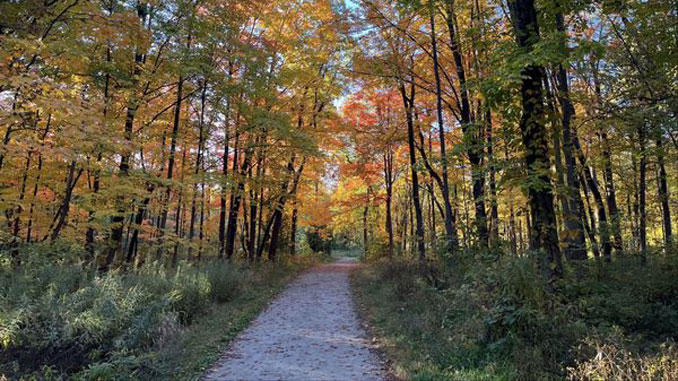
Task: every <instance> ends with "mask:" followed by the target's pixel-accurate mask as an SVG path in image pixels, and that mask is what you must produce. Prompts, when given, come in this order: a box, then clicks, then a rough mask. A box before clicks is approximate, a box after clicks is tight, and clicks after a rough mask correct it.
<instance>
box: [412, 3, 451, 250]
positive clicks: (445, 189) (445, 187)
mask: <svg viewBox="0 0 678 381" xmlns="http://www.w3.org/2000/svg"><path fill="white" fill-rule="evenodd" d="M430 8H431V9H430V21H431V48H432V50H433V72H434V74H435V82H436V112H437V117H438V139H439V140H440V162H441V165H442V168H441V170H442V188H441V191H442V196H443V203H444V204H445V233H446V235H447V251H448V253H454V252H456V251H457V250H458V249H459V241H458V238H457V229H456V227H455V226H454V221H453V218H452V213H453V212H452V204H451V202H450V186H449V180H448V173H447V172H448V169H447V149H446V144H445V127H444V120H443V103H442V90H441V85H440V65H439V63H438V46H437V44H438V43H437V39H436V29H435V14H434V13H435V9H434V8H435V7H434V5H433V2H431V3H430ZM412 101H414V100H412ZM411 106H412V108H413V107H414V105H413V104H412V105H411ZM412 143H413V144H414V142H412ZM422 149H423V147H422ZM413 155H414V153H413ZM417 188H419V184H417ZM417 197H418V196H417Z"/></svg>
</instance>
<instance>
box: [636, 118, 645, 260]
mask: <svg viewBox="0 0 678 381" xmlns="http://www.w3.org/2000/svg"><path fill="white" fill-rule="evenodd" d="M638 143H639V144H640V163H639V169H638V172H639V176H640V178H639V183H638V213H639V216H638V218H639V221H638V230H639V232H638V238H639V240H640V255H641V260H642V261H643V263H645V262H646V261H647V213H646V204H645V193H646V189H647V181H646V177H647V150H646V144H647V136H646V131H645V126H640V127H638Z"/></svg>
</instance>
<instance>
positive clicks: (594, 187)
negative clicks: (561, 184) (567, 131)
mask: <svg viewBox="0 0 678 381" xmlns="http://www.w3.org/2000/svg"><path fill="white" fill-rule="evenodd" d="M572 140H573V143H574V148H575V149H576V151H577V155H578V156H579V162H580V164H581V166H582V171H583V172H584V180H585V181H586V183H587V184H588V187H589V190H590V191H591V193H592V194H593V199H594V200H595V202H596V207H597V211H598V234H600V241H601V244H602V247H603V257H604V258H605V261H606V262H609V261H610V260H611V258H612V244H611V242H610V232H609V227H608V224H607V213H606V211H605V204H604V203H603V196H602V194H601V193H600V188H599V187H598V181H597V179H596V176H594V173H593V168H592V167H590V166H589V165H588V164H587V162H586V156H584V151H583V150H582V147H581V144H580V143H579V139H578V138H577V135H576V134H575V133H574V132H573V133H572Z"/></svg>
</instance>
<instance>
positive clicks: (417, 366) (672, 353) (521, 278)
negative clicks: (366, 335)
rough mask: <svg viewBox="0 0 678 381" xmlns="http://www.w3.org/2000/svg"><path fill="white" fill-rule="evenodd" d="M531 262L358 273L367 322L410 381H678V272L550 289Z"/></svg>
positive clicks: (656, 264) (629, 266) (642, 271)
mask: <svg viewBox="0 0 678 381" xmlns="http://www.w3.org/2000/svg"><path fill="white" fill-rule="evenodd" d="M530 262H531V261H529V260H526V259H522V258H506V257H504V258H501V259H500V260H498V261H496V262H488V261H483V260H481V259H478V258H475V259H474V258H466V259H463V258H460V260H458V261H457V264H456V266H455V267H454V268H449V267H447V266H445V265H442V264H440V263H437V264H431V265H430V267H429V269H428V271H427V275H426V276H421V271H420V269H419V267H418V266H417V264H416V263H411V262H408V261H403V260H392V261H377V262H374V263H371V264H370V265H369V266H365V267H364V268H362V269H360V270H358V271H356V272H355V273H354V274H353V276H352V283H353V286H354V287H353V289H354V292H355V294H356V298H357V301H358V305H359V310H360V312H361V314H362V316H363V318H364V319H365V320H366V321H367V322H368V324H369V325H370V326H371V327H372V333H373V335H375V336H377V337H379V341H380V346H381V347H382V348H383V350H384V351H385V352H386V354H387V355H388V357H389V358H390V359H391V361H392V372H393V374H394V375H395V376H396V377H397V378H400V379H407V380H534V379H539V380H551V379H553V380H562V379H566V378H567V379H572V380H579V379H587V380H608V379H610V380H635V379H643V380H668V379H678V347H677V346H676V344H675V340H676V336H677V335H678V282H676V279H678V263H677V262H676V258H672V257H662V258H659V257H658V258H655V259H654V260H652V261H651V263H650V264H649V265H646V266H642V265H640V264H639V263H638V262H637V261H635V260H634V259H632V258H627V259H625V260H619V261H617V262H616V263H613V264H608V265H606V266H605V270H604V273H603V274H602V275H599V274H596V272H595V271H591V272H590V274H589V275H588V276H585V277H584V278H583V279H577V280H573V279H572V278H569V279H568V280H565V281H562V282H561V283H559V284H557V285H556V289H555V290H554V291H550V290H549V287H548V286H547V285H545V284H544V283H543V282H542V281H541V279H540V278H539V277H538V276H536V274H537V272H536V271H534V268H533V266H532V265H531V263H530Z"/></svg>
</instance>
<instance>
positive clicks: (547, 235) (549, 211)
mask: <svg viewBox="0 0 678 381" xmlns="http://www.w3.org/2000/svg"><path fill="white" fill-rule="evenodd" d="M509 7H510V11H511V15H512V18H513V28H514V31H515V35H516V40H517V42H518V45H519V46H520V47H521V48H523V49H525V50H526V51H527V52H531V51H532V50H533V46H534V44H535V43H537V42H538V40H539V25H538V23H537V11H536V9H535V7H534V0H510V1H509ZM542 73H543V69H542V68H541V67H539V66H536V65H534V64H530V65H528V66H526V67H524V68H523V69H522V71H521V76H522V78H523V79H522V85H521V89H520V93H521V98H522V109H523V112H522V116H521V119H520V131H521V134H522V140H523V145H524V147H525V150H526V152H525V164H526V166H527V175H528V177H529V180H528V181H529V184H530V185H528V200H529V204H530V209H531V213H532V223H533V226H534V228H533V229H532V238H531V240H530V241H531V246H532V247H533V248H534V249H536V250H540V251H542V252H543V260H542V261H540V262H541V268H542V272H543V273H544V274H545V275H546V276H547V277H548V278H549V279H554V278H560V277H562V275H563V268H562V263H561V256H560V246H559V244H558V231H557V228H556V216H555V208H554V206H553V191H552V187H551V179H550V176H549V174H548V171H547V170H548V168H549V167H550V162H549V156H548V143H547V140H546V136H547V135H546V127H545V126H544V124H543V120H544V104H543V96H542V88H541V84H542V81H543V74H542Z"/></svg>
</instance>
